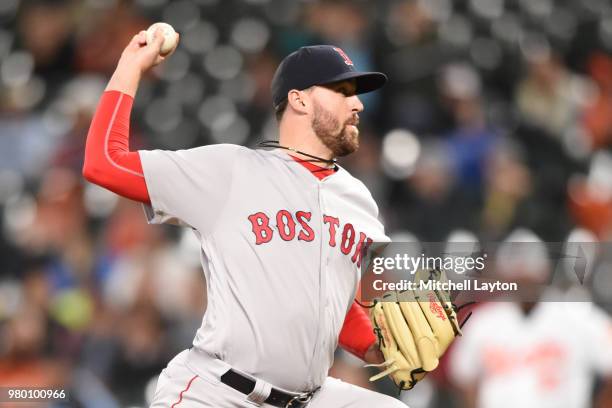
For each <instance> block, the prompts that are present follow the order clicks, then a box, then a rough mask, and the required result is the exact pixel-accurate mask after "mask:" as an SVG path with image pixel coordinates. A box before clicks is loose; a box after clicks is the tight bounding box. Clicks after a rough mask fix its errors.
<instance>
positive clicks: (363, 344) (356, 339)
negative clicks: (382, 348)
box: [338, 302, 376, 360]
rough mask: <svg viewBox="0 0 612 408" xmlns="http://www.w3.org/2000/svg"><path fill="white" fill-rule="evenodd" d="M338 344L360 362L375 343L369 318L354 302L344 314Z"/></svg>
mask: <svg viewBox="0 0 612 408" xmlns="http://www.w3.org/2000/svg"><path fill="white" fill-rule="evenodd" d="M338 342H339V343H340V347H342V348H343V349H345V350H346V351H348V352H350V353H352V354H354V355H356V356H357V357H359V358H361V359H362V360H363V359H364V356H365V353H366V351H367V350H368V348H370V346H371V345H372V344H374V343H375V342H376V336H374V330H373V328H372V323H371V322H370V318H369V317H368V315H367V313H366V312H365V310H364V309H363V308H362V307H361V306H359V305H358V304H357V303H355V302H353V304H352V305H351V308H350V309H349V311H348V313H347V314H346V318H345V319H344V325H343V326H342V330H340V338H339V339H338Z"/></svg>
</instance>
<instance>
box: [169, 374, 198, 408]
mask: <svg viewBox="0 0 612 408" xmlns="http://www.w3.org/2000/svg"><path fill="white" fill-rule="evenodd" d="M196 378H198V376H197V375H196V376H194V377H193V378H192V379H191V380H189V383H188V384H187V388H185V389H184V390H183V391H181V393H180V394H179V399H178V401H176V402H175V403H174V404H172V406H171V407H170V408H174V407H176V406H177V405H178V404H180V403H181V401H182V400H183V393H185V392H187V391H188V390H189V388H191V383H192V382H193V380H195V379H196Z"/></svg>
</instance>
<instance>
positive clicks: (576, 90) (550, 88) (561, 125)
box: [516, 44, 587, 139]
mask: <svg viewBox="0 0 612 408" xmlns="http://www.w3.org/2000/svg"><path fill="white" fill-rule="evenodd" d="M526 60H527V74H526V76H525V78H524V79H522V80H521V81H520V82H519V84H518V87H517V90H516V93H517V95H516V104H517V108H518V111H519V113H520V114H521V116H522V118H523V119H524V120H525V121H526V122H528V123H530V124H533V125H536V126H539V127H541V128H542V129H544V130H546V131H547V132H548V133H549V134H550V135H551V136H553V137H554V138H557V139H559V138H561V136H562V135H563V134H564V132H566V131H567V130H568V129H569V128H571V127H572V126H573V125H574V124H576V122H577V120H578V118H579V117H580V114H581V112H582V109H583V108H584V93H585V92H586V87H587V84H586V83H585V81H584V80H583V79H581V78H579V77H578V76H577V75H575V74H572V73H571V72H570V71H568V70H567V68H566V67H565V66H564V65H563V62H562V61H561V59H560V58H559V56H557V55H555V54H554V53H553V52H552V51H551V50H550V49H549V48H548V46H544V45H535V44H534V45H531V46H529V47H528V49H527V50H526Z"/></svg>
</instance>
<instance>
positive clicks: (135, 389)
mask: <svg viewBox="0 0 612 408" xmlns="http://www.w3.org/2000/svg"><path fill="white" fill-rule="evenodd" d="M155 21H165V22H168V23H170V24H172V25H173V26H174V27H175V28H176V29H177V31H178V32H180V34H181V44H180V47H179V49H178V50H177V51H176V52H175V53H174V54H173V56H172V57H171V58H169V59H168V60H167V61H166V62H165V63H164V64H162V65H161V66H158V67H156V68H155V69H154V72H152V73H150V74H149V75H148V76H147V77H146V78H144V80H143V82H142V85H141V87H140V89H139V93H138V95H137V97H136V100H135V109H134V112H133V114H132V123H131V149H132V150H136V149H141V148H162V149H179V148H189V147H194V146H199V145H204V144H212V143H236V144H243V145H247V146H255V145H256V144H257V143H258V142H260V141H262V140H265V139H273V138H275V136H276V122H275V119H274V115H273V112H272V108H271V95H270V89H269V85H270V81H271V78H272V75H273V73H274V71H275V69H276V66H277V64H278V62H279V61H280V60H281V59H282V57H284V56H285V55H287V54H288V53H289V52H291V51H293V50H295V49H297V48H298V47H300V46H302V45H310V44H316V43H329V44H334V45H338V46H340V47H341V48H343V49H344V51H345V52H346V53H347V54H348V55H349V56H350V57H351V59H352V60H353V61H354V62H355V65H356V66H357V67H358V68H359V69H361V70H380V71H382V72H385V73H386V74H387V75H388V76H389V83H388V84H387V86H386V87H385V88H383V89H382V90H381V91H377V92H375V93H372V94H367V95H364V96H363V97H362V100H363V102H364V104H365V106H366V110H365V112H364V113H363V115H362V120H361V123H362V125H361V126H360V127H361V148H360V150H359V152H358V153H356V154H354V155H353V156H351V157H347V158H345V159H343V160H342V161H341V164H342V165H343V166H345V167H346V168H347V169H349V171H351V172H352V173H353V174H354V175H356V176H357V177H358V178H360V179H361V180H363V181H364V182H365V184H366V185H367V186H368V187H369V188H370V190H371V191H372V193H373V195H374V197H375V199H376V200H377V202H378V205H379V207H380V212H381V217H382V218H383V219H384V222H385V225H386V228H387V231H388V232H389V234H390V235H392V236H394V237H396V238H398V239H402V238H405V237H411V239H418V240H420V241H445V240H447V239H448V237H449V235H452V233H453V232H455V231H457V230H461V231H467V232H469V233H470V234H472V236H475V237H476V238H477V239H479V240H481V241H498V240H502V239H504V238H505V237H506V236H507V235H508V234H509V233H510V232H511V231H513V230H515V229H516V228H518V227H524V228H529V229H530V230H531V231H533V232H534V233H535V234H536V235H537V236H539V237H540V238H541V239H542V240H544V241H550V242H563V241H565V240H567V239H568V236H570V235H571V233H572V232H573V231H575V230H576V228H580V229H581V230H586V231H589V234H590V235H588V236H589V237H592V239H594V240H595V239H596V240H600V241H610V240H611V238H612V150H611V146H612V3H610V2H609V1H608V0H580V1H572V0H464V1H452V0H383V1H376V2H367V1H359V0H357V1H343V0H335V1H334V0H328V1H314V0H313V1H305V0H304V1H290V0H176V1H168V0H21V1H20V0H3V1H1V2H0V24H1V25H0V229H1V232H0V384H14V385H25V384H29V385H31V386H34V385H39V386H45V385H51V384H56V385H57V384H60V385H61V384H63V385H65V386H66V387H68V388H69V389H70V390H71V393H72V394H71V403H70V405H72V406H84V407H98V406H99V407H119V406H144V405H145V404H146V398H147V395H149V396H150V395H151V393H152V391H153V388H154V386H155V380H156V376H157V375H158V374H159V372H160V370H161V369H162V368H163V367H164V366H165V365H166V363H167V362H168V361H169V360H170V359H171V358H172V356H174V355H175V354H176V353H178V352H179V351H181V350H183V349H184V348H187V347H189V346H190V344H191V340H192V337H193V335H194V333H195V330H196V328H197V327H199V325H200V322H201V318H202V314H203V312H204V310H205V307H206V296H205V292H206V290H205V288H206V286H205V283H204V282H203V275H202V273H201V270H200V265H199V258H198V256H199V254H198V249H197V243H195V244H194V240H193V237H191V235H190V232H189V231H188V232H185V231H182V230H179V229H177V228H171V227H169V228H165V227H150V226H147V224H146V222H145V218H144V214H143V212H142V209H141V207H140V206H138V205H136V204H134V203H131V202H128V201H126V200H123V199H119V198H118V197H117V196H115V195H113V194H112V193H108V192H106V191H103V190H101V189H99V188H97V187H96V186H93V185H90V184H88V183H86V182H85V181H84V179H83V178H82V177H81V167H82V161H83V150H84V142H85V137H86V134H87V130H88V127H89V123H90V120H91V117H92V114H93V112H94V110H95V107H96V105H97V102H98V99H99V97H100V95H101V93H102V91H103V89H104V86H105V83H106V81H107V79H108V78H109V76H110V74H111V73H112V71H113V69H114V66H115V63H116V61H117V60H118V58H119V55H120V53H121V51H122V49H123V47H124V46H125V45H126V44H127V43H128V41H129V40H130V39H131V37H132V36H133V35H134V34H135V33H137V32H138V31H139V30H142V29H146V27H148V26H149V25H150V24H151V23H152V22H155ZM602 273H603V274H605V275H606V276H604V278H603V280H602V282H604V283H606V284H607V285H609V286H605V284H604V285H603V286H602V290H601V293H600V298H599V299H597V300H598V301H599V302H600V303H602V304H604V305H607V306H608V307H609V306H610V305H611V304H612V299H611V298H610V296H612V283H611V282H610V279H606V277H607V275H609V269H608V270H605V271H604V272H602ZM359 365H360V364H359V363H358V362H356V361H355V360H354V359H353V358H352V357H350V356H347V355H346V354H345V353H342V352H339V353H338V359H337V361H336V364H335V365H334V368H333V370H332V373H334V374H336V375H338V376H341V377H343V378H345V379H347V380H350V381H352V382H354V383H357V384H360V385H363V386H367V387H372V385H371V384H368V383H367V372H366V371H365V370H359V369H358V367H359ZM437 384H438V385H437V387H439V388H438V389H437V390H438V391H442V392H441V393H436V392H435V391H434V390H435V388H431V389H430V391H429V392H427V391H423V392H419V393H417V394H414V396H413V397H411V398H413V401H412V402H411V405H412V406H413V407H415V408H418V407H426V406H451V407H452V406H459V405H458V403H457V402H456V401H457V400H456V399H455V398H453V397H452V392H451V391H448V393H449V394H448V395H451V397H449V398H447V399H446V400H445V399H443V398H442V399H440V398H439V397H432V395H434V394H435V395H446V394H444V392H445V388H444V387H449V386H448V384H447V383H445V382H439V383H437ZM379 387H382V388H381V390H382V391H385V392H391V393H393V392H394V390H393V389H392V388H390V384H389V383H382V385H379ZM385 387H389V388H385ZM430 387H434V386H433V385H430ZM423 388H425V387H423ZM449 389H450V388H449ZM418 398H421V400H417V401H414V399H418ZM441 404H443V405H441ZM59 405H61V404H59Z"/></svg>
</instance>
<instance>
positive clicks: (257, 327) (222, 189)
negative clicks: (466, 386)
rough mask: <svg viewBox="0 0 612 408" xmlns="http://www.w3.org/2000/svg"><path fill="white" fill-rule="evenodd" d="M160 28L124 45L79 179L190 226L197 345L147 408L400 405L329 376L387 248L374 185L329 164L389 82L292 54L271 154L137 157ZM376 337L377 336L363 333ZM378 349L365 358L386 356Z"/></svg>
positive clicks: (276, 98)
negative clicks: (137, 125)
mask: <svg viewBox="0 0 612 408" xmlns="http://www.w3.org/2000/svg"><path fill="white" fill-rule="evenodd" d="M159 34H160V33H156V37H155V40H154V42H153V43H149V44H146V40H145V35H144V32H141V33H139V34H138V35H136V36H135V37H134V39H133V40H132V42H131V43H130V44H129V45H128V46H127V47H126V49H125V51H124V52H123V55H122V57H121V60H120V61H119V63H118V66H117V69H116V71H115V73H114V74H113V77H112V78H111V80H110V82H109V84H108V87H107V89H106V92H105V93H104V95H103V96H102V100H101V102H100V106H99V107H98V111H97V112H96V116H95V117H94V120H93V122H92V125H91V129H90V132H89V135H88V140H87V147H86V154H85V165H84V169H83V174H84V176H85V177H86V178H87V179H88V180H90V181H92V182H95V183H97V184H100V185H102V186H104V187H106V188H108V189H110V190H112V191H115V192H117V193H119V194H121V195H123V196H126V197H129V198H132V199H134V200H138V201H141V202H143V203H146V204H147V205H146V213H147V216H148V219H149V221H150V222H151V223H177V224H181V225H184V226H188V227H189V228H192V229H193V231H194V232H195V234H196V236H197V237H198V239H199V240H200V243H201V261H202V266H203V269H204V272H205V276H206V284H207V290H208V306H207V310H206V313H205V315H204V318H203V321H202V326H201V327H200V329H199V330H198V331H197V334H196V336H195V339H194V341H193V347H192V348H191V349H189V350H185V351H183V352H182V353H180V354H179V355H178V356H176V357H175V358H174V359H173V360H172V361H171V362H170V363H169V364H168V366H167V368H166V369H164V370H163V372H162V373H161V375H160V377H159V380H158V384H157V389H156V392H155V397H154V401H153V404H152V406H153V407H173V408H174V407H200V408H203V407H211V408H212V407H214V408H222V407H252V406H261V407H291V408H295V407H306V406H308V407H311V408H322V407H325V408H329V407H347V408H348V407H368V408H370V407H377V408H387V407H402V406H405V405H403V404H402V403H401V402H399V401H398V400H396V399H394V398H391V397H388V396H385V395H382V394H379V393H375V392H373V391H369V390H366V389H363V388H360V387H357V386H354V385H350V384H346V383H343V382H341V381H339V380H336V379H333V378H330V377H328V376H327V372H328V369H329V368H330V366H331V365H332V362H333V356H334V351H335V349H336V347H337V345H338V336H339V333H340V331H341V329H342V326H343V322H344V321H345V316H346V315H347V311H348V310H349V309H350V308H351V305H352V303H353V299H354V296H355V292H356V290H357V286H358V280H359V277H360V269H359V266H360V263H361V256H362V249H363V248H365V247H366V246H368V245H370V244H371V243H372V242H374V241H378V242H381V241H382V242H385V241H387V240H388V238H387V236H386V235H385V232H384V228H383V226H382V224H381V223H380V222H379V220H378V209H377V206H376V204H375V202H374V201H373V199H372V197H371V195H370V193H369V191H368V189H367V188H366V187H365V186H364V185H363V184H362V183H361V182H360V181H358V180H357V179H355V178H353V177H352V176H351V175H350V174H349V173H348V172H347V171H346V170H345V169H343V168H341V167H340V166H338V165H337V164H336V163H335V160H334V158H335V157H339V156H343V155H347V154H350V153H352V152H353V151H355V150H356V149H357V148H358V145H359V141H358V140H359V139H358V137H359V131H358V128H357V125H358V122H359V116H358V115H359V113H360V112H361V111H362V110H363V105H362V103H361V101H360V100H359V98H358V96H357V94H359V93H363V92H369V91H372V90H374V89H377V88H379V87H381V86H382V85H383V84H384V83H385V81H386V77H385V76H384V75H383V74H381V73H376V72H370V73H364V72H358V71H356V69H355V67H354V65H353V63H352V62H351V60H350V59H349V57H348V56H347V55H346V54H345V53H344V52H343V51H342V50H341V49H339V48H337V47H333V46H313V47H303V48H301V49H299V50H298V51H296V52H294V53H292V54H290V55H289V56H287V57H286V58H285V59H284V60H283V61H282V63H281V64H280V65H279V68H278V70H277V72H276V75H275V77H274V80H273V83H272V94H273V106H274V108H275V109H276V112H277V117H278V118H279V126H280V138H279V141H278V142H277V144H276V147H277V148H276V149H274V150H271V151H266V150H261V149H260V150H252V149H248V148H245V147H241V146H236V145H213V146H204V147H199V148H195V149H189V150H180V151H161V150H153V151H139V152H131V151H129V146H128V139H127V138H128V135H129V114H130V111H131V106H132V105H131V104H132V101H133V97H134V95H135V93H136V90H137V87H138V83H139V80H140V77H141V75H142V73H144V72H145V71H147V70H148V69H149V68H150V67H151V66H153V65H156V64H158V63H160V62H161V61H162V60H163V59H164V57H161V56H160V55H159V49H160V44H161V36H160V35H159ZM369 335H370V334H369ZM372 350H373V348H370V349H369V350H368V352H367V353H366V355H365V359H366V360H370V361H376V362H380V360H379V359H380V356H379V354H374V353H372Z"/></svg>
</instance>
